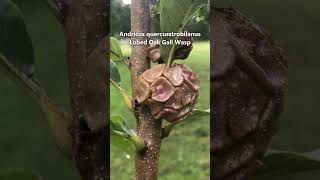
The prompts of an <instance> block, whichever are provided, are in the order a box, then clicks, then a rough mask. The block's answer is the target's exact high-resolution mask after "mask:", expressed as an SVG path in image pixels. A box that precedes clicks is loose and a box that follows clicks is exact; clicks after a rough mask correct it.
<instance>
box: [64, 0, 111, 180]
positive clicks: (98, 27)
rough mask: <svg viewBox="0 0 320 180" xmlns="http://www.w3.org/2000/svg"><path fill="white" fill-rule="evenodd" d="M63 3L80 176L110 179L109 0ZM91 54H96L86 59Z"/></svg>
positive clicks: (74, 139)
mask: <svg viewBox="0 0 320 180" xmlns="http://www.w3.org/2000/svg"><path fill="white" fill-rule="evenodd" d="M62 5H63V8H62V9H61V11H62V13H63V17H64V26H65V30H66V37H67V48H68V49H67V53H68V54H67V55H68V58H67V59H68V71H69V86H70V96H71V108H72V119H73V123H72V124H73V126H72V128H71V130H70V132H71V134H72V136H73V149H74V160H75V162H76V166H77V168H78V170H79V172H80V174H81V176H82V178H83V179H86V180H105V179H109V178H108V173H109V172H108V171H109V168H108V166H107V165H108V164H107V163H108V156H109V155H108V153H107V134H109V133H108V131H109V128H108V127H107V126H108V117H109V112H108V104H109V93H108V91H107V89H108V87H107V86H108V84H109V83H107V82H108V79H109V77H108V76H109V70H108V69H109V68H108V62H109V60H108V56H109V53H108V49H107V48H108V46H107V44H108V39H107V38H105V37H106V36H107V35H108V32H109V26H108V24H109V23H108V22H109V16H108V14H109V1H108V0H78V1H76V0H68V1H65V2H63V4H62ZM97 47H98V48H97ZM96 48H97V50H96V51H94V50H95V49H96ZM90 54H92V56H96V57H90V58H89V55H90ZM98 54H100V56H98Z"/></svg>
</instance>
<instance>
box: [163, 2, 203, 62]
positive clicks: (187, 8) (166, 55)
mask: <svg viewBox="0 0 320 180" xmlns="http://www.w3.org/2000/svg"><path fill="white" fill-rule="evenodd" d="M207 2H208V1H207V0H179V1H178V0H175V1H173V0H161V1H160V27H161V32H182V31H183V30H184V29H185V26H186V24H187V23H188V21H189V20H190V19H191V18H192V15H194V13H195V12H196V11H197V10H198V9H199V8H201V7H202V6H203V5H205V3H207ZM162 39H163V40H175V39H178V37H162ZM175 49H176V45H175V44H173V45H161V56H162V57H163V59H164V60H165V61H171V58H173V55H174V54H173V53H174V51H175Z"/></svg>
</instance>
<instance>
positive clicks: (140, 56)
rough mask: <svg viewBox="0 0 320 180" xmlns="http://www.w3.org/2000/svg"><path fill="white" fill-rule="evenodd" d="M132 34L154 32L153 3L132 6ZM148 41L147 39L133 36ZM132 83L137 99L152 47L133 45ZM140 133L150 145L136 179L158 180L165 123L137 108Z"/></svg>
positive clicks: (139, 0) (137, 1)
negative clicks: (162, 130) (139, 83)
mask: <svg viewBox="0 0 320 180" xmlns="http://www.w3.org/2000/svg"><path fill="white" fill-rule="evenodd" d="M131 31H132V32H143V33H146V32H150V8H149V0H133V1H132V4H131ZM131 39H132V40H133V41H134V40H145V39H146V37H132V38H131ZM130 68H131V69H130V70H131V83H132V90H133V97H135V91H136V84H137V83H136V82H137V79H138V77H139V76H140V75H141V74H142V73H143V72H144V71H145V70H147V69H149V68H150V59H149V58H148V45H143V46H132V54H131V60H130ZM135 115H136V118H137V134H138V136H139V137H140V138H142V139H143V140H144V141H145V143H146V148H145V150H144V151H142V152H137V155H136V180H156V179H157V174H158V164H159V152H160V146H161V121H156V120H155V119H154V118H153V117H152V115H151V113H150V112H149V110H148V108H146V107H143V106H140V107H135Z"/></svg>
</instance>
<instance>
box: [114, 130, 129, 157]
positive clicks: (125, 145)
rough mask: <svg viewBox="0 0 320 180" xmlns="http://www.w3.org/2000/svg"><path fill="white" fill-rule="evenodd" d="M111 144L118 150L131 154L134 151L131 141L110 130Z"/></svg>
mask: <svg viewBox="0 0 320 180" xmlns="http://www.w3.org/2000/svg"><path fill="white" fill-rule="evenodd" d="M110 136H111V141H110V142H111V145H112V146H114V147H116V148H118V149H119V150H121V151H123V152H125V153H128V154H131V153H132V152H133V151H134V148H133V146H132V142H131V141H130V140H129V139H127V138H124V137H121V136H119V135H118V134H115V133H113V132H112V131H111V134H110Z"/></svg>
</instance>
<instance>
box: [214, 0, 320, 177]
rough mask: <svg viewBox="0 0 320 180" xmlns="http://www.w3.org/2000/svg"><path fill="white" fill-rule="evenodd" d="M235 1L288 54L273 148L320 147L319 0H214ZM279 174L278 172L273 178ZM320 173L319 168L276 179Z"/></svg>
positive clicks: (221, 3)
mask: <svg viewBox="0 0 320 180" xmlns="http://www.w3.org/2000/svg"><path fill="white" fill-rule="evenodd" d="M215 2H216V4H217V6H219V7H234V8H236V9H238V10H240V11H241V12H242V13H243V14H245V15H246V16H248V17H250V18H252V19H253V20H254V21H256V22H257V23H258V24H260V25H262V26H263V27H265V28H266V29H267V30H268V31H269V32H271V33H272V34H273V37H274V39H275V40H277V41H278V42H279V43H280V44H281V46H282V47H283V48H284V49H286V50H287V53H288V55H289V82H288V86H287V90H286V96H285V110H284V113H283V115H282V117H281V123H280V127H279V132H278V134H277V135H276V136H275V137H274V140H273V142H272V145H271V148H273V149H279V150H288V151H297V152H309V151H312V150H314V149H317V148H320V141H319V138H320V114H319V107H320V93H319V92H320V83H319V82H320V78H319V77H320V76H319V72H320V61H319V60H320V53H319V47H320V46H319V41H320V21H319V19H320V11H319V7H320V1H317V0H305V1H298V0H282V1H278V0H262V1H256V0H239V1H236V0H234V1H232V0H228V1H226V0H216V1H215ZM275 179H277V178H275ZM283 179H290V180H301V179H320V171H312V172H308V173H299V174H292V175H289V176H286V177H279V178H278V179H277V180H283Z"/></svg>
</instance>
